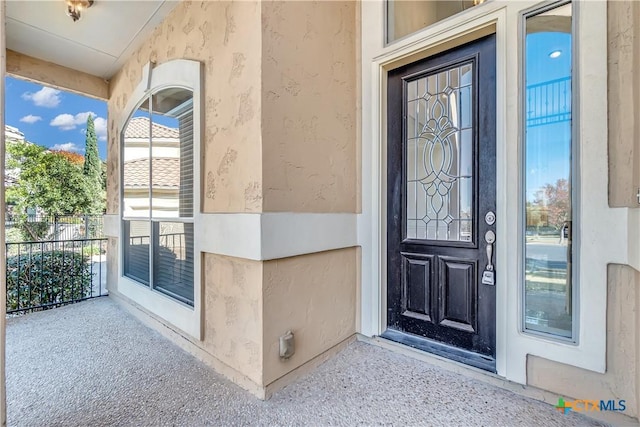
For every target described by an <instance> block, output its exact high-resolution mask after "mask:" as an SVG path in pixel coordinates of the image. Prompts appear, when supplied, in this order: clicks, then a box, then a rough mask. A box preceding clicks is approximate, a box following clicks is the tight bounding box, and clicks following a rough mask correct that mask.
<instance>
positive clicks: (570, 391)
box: [527, 265, 640, 417]
mask: <svg viewBox="0 0 640 427" xmlns="http://www.w3.org/2000/svg"><path fill="white" fill-rule="evenodd" d="M639 286H640V273H638V272H636V271H635V270H634V269H632V268H630V267H628V266H622V265H610V266H609V269H608V295H607V372H606V373H605V374H598V373H596V372H591V371H586V370H583V369H580V368H576V367H574V366H569V365H564V364H561V363H557V362H553V361H550V360H546V359H542V358H539V357H535V356H529V358H528V360H527V383H528V384H529V385H532V386H535V387H538V388H541V389H544V390H549V391H552V392H555V393H558V394H561V395H563V396H567V397H573V398H577V399H598V400H599V399H605V400H609V399H615V400H618V399H623V400H626V406H627V410H626V411H625V415H629V416H634V417H637V416H638V395H637V387H638V384H637V378H638V369H639V366H638V345H639V342H638V329H639V328H638V324H639V322H640V313H639V312H638V309H639V308H640V307H639V306H638V299H639V295H638V294H639Z"/></svg>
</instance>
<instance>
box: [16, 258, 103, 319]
mask: <svg viewBox="0 0 640 427" xmlns="http://www.w3.org/2000/svg"><path fill="white" fill-rule="evenodd" d="M90 296H91V273H90V261H89V258H88V257H86V256H82V255H81V254H79V253H76V252H69V251H66V252H63V251H59V250H54V251H47V252H37V253H33V254H32V255H31V256H29V255H27V254H21V255H20V256H17V255H16V256H10V257H8V258H7V311H12V310H18V309H27V308H31V307H37V306H42V305H48V304H61V303H64V302H69V301H74V300H80V299H83V298H87V297H90Z"/></svg>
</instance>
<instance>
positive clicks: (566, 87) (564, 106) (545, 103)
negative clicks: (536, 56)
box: [526, 77, 571, 127]
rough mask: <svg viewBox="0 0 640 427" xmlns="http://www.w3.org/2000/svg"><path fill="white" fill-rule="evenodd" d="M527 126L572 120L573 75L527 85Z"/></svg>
mask: <svg viewBox="0 0 640 427" xmlns="http://www.w3.org/2000/svg"><path fill="white" fill-rule="evenodd" d="M526 109H527V126H528V127H533V126H542V125H548V124H552V123H560V122H565V121H569V120H571V77H563V78H560V79H555V80H549V81H546V82H542V83H537V84H533V85H529V86H527V106H526Z"/></svg>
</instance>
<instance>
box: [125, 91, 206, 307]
mask: <svg viewBox="0 0 640 427" xmlns="http://www.w3.org/2000/svg"><path fill="white" fill-rule="evenodd" d="M122 138H123V156H122V158H123V161H124V163H123V180H122V182H123V203H122V217H123V239H124V242H123V251H124V253H123V255H124V257H123V258H124V262H123V268H124V275H125V276H127V277H128V278H130V279H132V280H135V281H137V282H139V283H141V284H143V285H145V286H149V287H150V288H151V289H154V290H156V291H158V292H162V293H163V294H166V295H168V296H170V297H172V298H174V299H177V300H179V301H181V302H183V303H185V304H188V305H191V306H193V297H194V295H193V292H194V291H193V289H194V286H193V273H194V248H193V237H194V236H193V210H194V207H193V187H194V176H193V174H194V153H193V145H194V144H193V93H192V92H191V91H190V90H187V89H183V88H166V89H163V90H161V91H159V92H157V93H155V94H152V95H150V96H149V97H147V99H145V100H144V102H143V103H142V104H141V105H140V107H139V108H138V109H137V110H136V112H135V113H134V114H133V115H132V117H131V118H130V119H129V122H128V123H127V125H126V126H125V128H124V131H123V135H122Z"/></svg>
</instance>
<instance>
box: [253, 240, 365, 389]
mask: <svg viewBox="0 0 640 427" xmlns="http://www.w3.org/2000/svg"><path fill="white" fill-rule="evenodd" d="M357 262H358V259H357V250H356V248H349V249H342V250H337V251H330V252H321V253H317V254H310V255H303V256H298V257H292V258H286V259H281V260H274V261H267V262H265V263H264V291H263V292H264V296H263V298H264V323H263V325H264V336H263V340H264V379H263V381H264V382H263V384H264V385H268V384H270V383H272V382H273V381H275V380H276V379H278V378H280V377H281V376H283V375H284V374H286V373H288V372H290V371H292V370H293V369H295V368H297V367H298V366H300V365H302V364H303V363H305V362H307V361H309V360H310V359H312V358H314V357H315V356H317V355H319V354H321V353H323V352H324V351H327V350H328V349H330V348H331V347H333V346H335V345H336V344H338V343H340V342H341V341H343V340H345V339H347V338H349V337H350V336H351V335H353V334H354V333H355V326H356V319H355V317H356V311H355V307H356V280H357V277H356V264H357ZM287 330H291V331H293V333H294V336H295V344H296V353H295V354H294V355H293V356H292V357H291V358H290V359H289V360H286V361H281V360H280V358H279V353H278V351H279V341H278V338H279V337H280V336H281V335H284V333H285V332H286V331H287Z"/></svg>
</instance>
